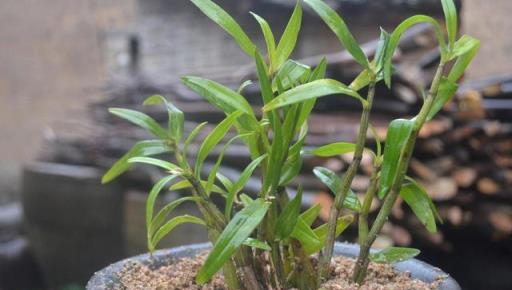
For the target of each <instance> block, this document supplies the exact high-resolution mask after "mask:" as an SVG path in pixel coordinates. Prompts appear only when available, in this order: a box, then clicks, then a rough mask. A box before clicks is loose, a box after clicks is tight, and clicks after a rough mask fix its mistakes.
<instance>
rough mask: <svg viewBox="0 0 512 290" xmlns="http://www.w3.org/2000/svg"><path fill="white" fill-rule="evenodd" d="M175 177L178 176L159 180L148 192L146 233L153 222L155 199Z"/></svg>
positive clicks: (149, 230)
mask: <svg viewBox="0 0 512 290" xmlns="http://www.w3.org/2000/svg"><path fill="white" fill-rule="evenodd" d="M176 177H178V176H177V175H170V176H166V177H164V178H162V179H160V181H158V182H157V183H156V184H155V185H154V186H153V188H152V189H151V191H150V192H149V195H148V198H147V199H146V229H147V230H148V233H150V232H151V223H152V221H153V211H154V209H155V202H156V199H157V197H158V195H159V194H160V191H162V189H163V188H164V187H165V185H166V184H167V183H169V182H171V181H172V180H173V179H175V178H176Z"/></svg>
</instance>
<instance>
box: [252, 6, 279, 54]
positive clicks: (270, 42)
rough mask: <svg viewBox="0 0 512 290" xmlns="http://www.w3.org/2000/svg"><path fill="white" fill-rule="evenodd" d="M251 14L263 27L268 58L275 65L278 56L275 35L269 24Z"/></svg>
mask: <svg viewBox="0 0 512 290" xmlns="http://www.w3.org/2000/svg"><path fill="white" fill-rule="evenodd" d="M250 13H251V15H252V16H254V18H255V19H256V21H258V24H259V25H260V27H261V31H262V32H263V37H264V38H265V43H266V44H267V53H268V58H269V59H270V63H274V62H275V54H276V40H275V38H274V34H273V33H272V29H270V25H268V22H267V21H266V20H265V19H263V17H261V16H259V15H258V14H256V13H253V12H250Z"/></svg>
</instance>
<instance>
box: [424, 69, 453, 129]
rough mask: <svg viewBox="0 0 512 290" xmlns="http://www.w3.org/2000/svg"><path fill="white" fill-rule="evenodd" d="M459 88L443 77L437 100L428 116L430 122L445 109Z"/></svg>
mask: <svg viewBox="0 0 512 290" xmlns="http://www.w3.org/2000/svg"><path fill="white" fill-rule="evenodd" d="M458 88H459V86H458V85H457V84H456V83H454V82H452V81H450V80H448V79H447V78H444V77H443V78H442V79H441V84H440V85H439V89H438V91H437V96H436V99H435V100H434V103H433V104H432V108H431V109H430V112H429V113H428V116H427V120H428V121H430V120H432V119H433V118H434V117H435V116H436V115H437V113H439V111H440V110H441V109H442V108H443V106H444V105H445V104H446V103H448V102H449V101H450V100H451V99H452V97H453V96H454V95H455V93H456V92H457V89H458Z"/></svg>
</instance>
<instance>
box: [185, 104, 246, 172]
mask: <svg viewBox="0 0 512 290" xmlns="http://www.w3.org/2000/svg"><path fill="white" fill-rule="evenodd" d="M241 115H242V112H240V111H236V112H234V113H232V114H230V115H228V116H227V117H226V118H225V119H224V120H222V122H220V123H219V124H218V125H217V126H216V127H215V128H214V129H213V130H212V131H211V132H210V134H208V136H206V138H205V139H204V141H203V143H202V144H201V147H199V151H198V153H197V157H196V164H195V168H194V170H195V171H194V172H195V175H196V176H197V177H199V176H200V175H201V168H202V167H203V163H204V161H205V160H206V157H207V156H208V154H210V152H211V151H212V150H213V148H215V146H217V144H218V143H219V142H220V140H222V139H223V138H224V136H225V135H226V133H227V132H228V131H229V129H230V128H231V126H233V124H234V123H235V122H236V120H237V118H238V117H240V116H241Z"/></svg>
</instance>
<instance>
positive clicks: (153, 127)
mask: <svg viewBox="0 0 512 290" xmlns="http://www.w3.org/2000/svg"><path fill="white" fill-rule="evenodd" d="M108 111H109V112H110V113H112V114H114V115H116V116H118V117H119V118H122V119H125V120H127V121H130V122H131V123H133V124H135V125H137V126H139V127H141V128H144V129H146V130H148V131H149V132H151V134H153V135H155V136H156V137H158V138H160V139H162V140H166V139H167V138H168V137H169V136H168V134H167V132H166V131H165V130H164V129H163V128H162V127H160V125H159V124H158V123H157V122H156V121H155V120H154V119H153V118H151V117H150V116H148V115H146V114H144V113H141V112H138V111H134V110H130V109H122V108H110V109H108Z"/></svg>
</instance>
